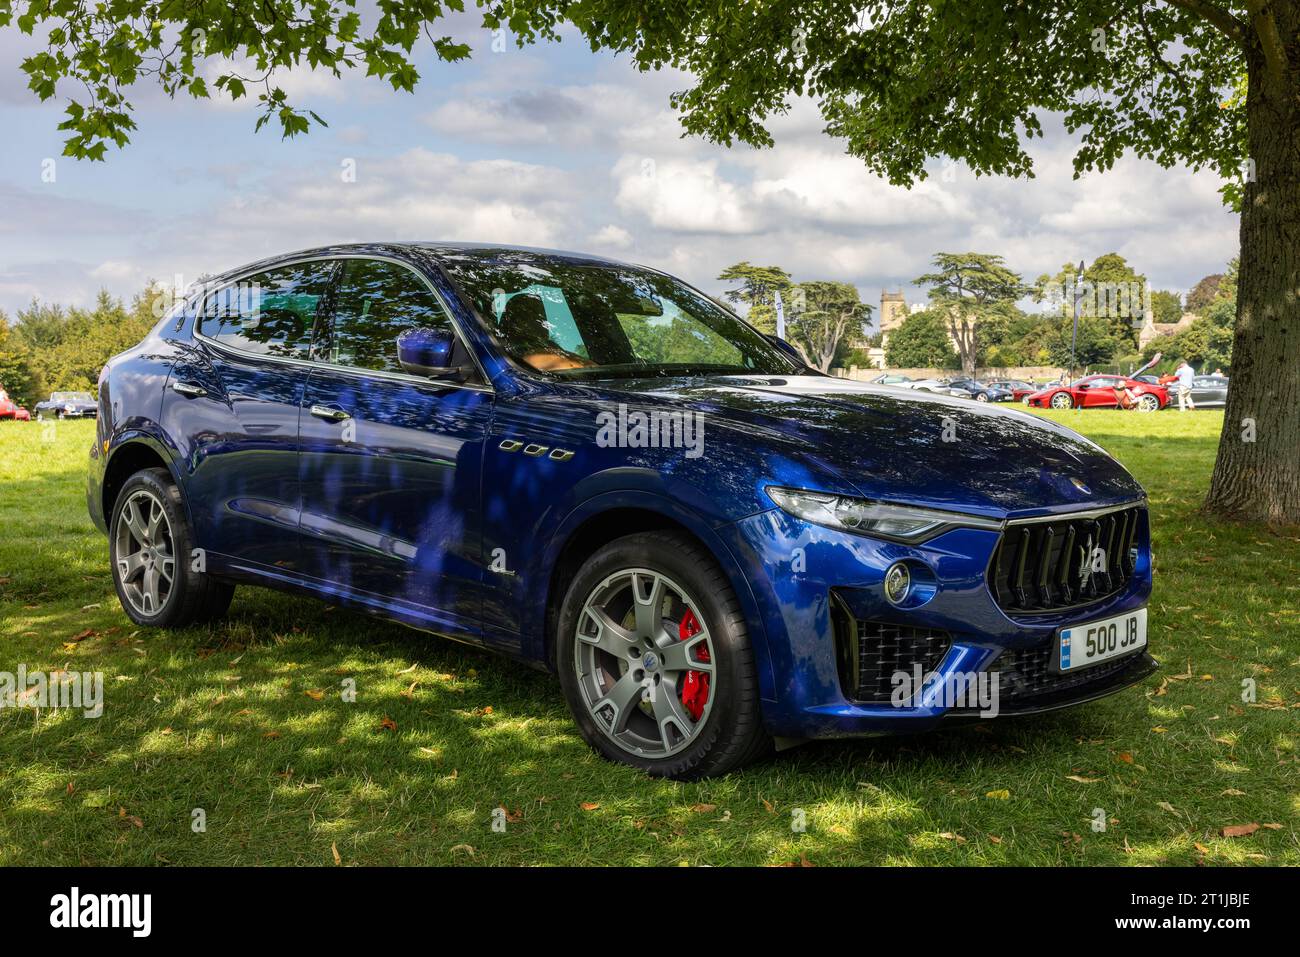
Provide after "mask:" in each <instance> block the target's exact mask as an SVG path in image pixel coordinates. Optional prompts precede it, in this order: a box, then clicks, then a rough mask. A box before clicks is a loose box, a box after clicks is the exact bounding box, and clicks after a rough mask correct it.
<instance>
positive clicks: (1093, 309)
mask: <svg viewBox="0 0 1300 957" xmlns="http://www.w3.org/2000/svg"><path fill="white" fill-rule="evenodd" d="M1078 273H1079V267H1078V266H1077V265H1075V264H1073V263H1066V264H1065V265H1064V266H1062V267H1061V271H1060V272H1058V273H1057V274H1056V275H1055V276H1046V275H1044V276H1039V277H1038V281H1037V282H1036V283H1035V286H1034V298H1035V299H1036V300H1037V301H1039V302H1046V303H1047V304H1048V305H1049V306H1050V308H1051V309H1053V310H1054V311H1058V312H1059V313H1060V314H1061V315H1062V316H1064V317H1066V318H1069V319H1071V320H1073V317H1074V308H1075V301H1076V298H1077V300H1078V305H1079V315H1080V316H1081V317H1083V318H1088V319H1104V320H1106V322H1107V323H1108V324H1109V325H1110V331H1111V337H1112V338H1114V339H1116V340H1117V341H1118V342H1119V343H1120V344H1128V345H1131V346H1134V347H1136V346H1137V328H1138V327H1139V326H1141V324H1142V317H1143V314H1144V313H1145V310H1146V297H1147V295H1148V294H1149V289H1148V286H1147V277H1146V276H1144V275H1142V274H1141V273H1139V272H1138V271H1137V270H1135V269H1134V268H1133V267H1132V266H1130V265H1129V263H1128V260H1126V259H1125V258H1124V257H1123V256H1121V255H1120V254H1119V253H1103V254H1102V255H1100V256H1098V257H1097V258H1096V259H1094V260H1093V261H1092V265H1090V266H1085V267H1084V270H1083V274H1082V276H1080V275H1079V274H1078ZM1180 314H1181V313H1180ZM1174 321H1177V320H1176V319H1175V320H1174Z"/></svg>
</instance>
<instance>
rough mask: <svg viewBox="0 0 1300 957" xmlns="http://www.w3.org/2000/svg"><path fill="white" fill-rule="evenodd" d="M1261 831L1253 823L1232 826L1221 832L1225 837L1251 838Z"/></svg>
mask: <svg viewBox="0 0 1300 957" xmlns="http://www.w3.org/2000/svg"><path fill="white" fill-rule="evenodd" d="M1258 830H1259V825H1258V824H1256V823H1255V822H1254V821H1252V822H1251V823H1249V824H1232V825H1229V826H1228V827H1225V828H1223V830H1221V831H1219V833H1220V834H1222V835H1223V836H1224V837H1249V836H1250V835H1252V834H1254V833H1255V832H1256V831H1258Z"/></svg>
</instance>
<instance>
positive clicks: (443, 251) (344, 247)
mask: <svg viewBox="0 0 1300 957" xmlns="http://www.w3.org/2000/svg"><path fill="white" fill-rule="evenodd" d="M468 252H477V253H481V252H496V253H501V254H511V255H512V256H516V257H517V256H519V255H520V254H523V255H524V257H527V256H535V257H537V258H539V259H540V258H543V257H545V258H548V259H565V260H568V261H570V262H574V263H584V262H585V263H593V264H597V265H602V266H632V267H634V268H637V269H647V270H650V271H651V272H658V271H659V270H656V269H653V268H652V267H650V266H641V265H638V264H636V263H628V262H623V261H620V260H616V259H609V258H606V257H604V256H597V255H595V254H593V253H580V252H570V251H567V250H563V249H546V248H542V247H538V246H512V245H507V244H503V243H476V242H442V241H437V240H429V241H421V242H412V241H398V242H369V243H338V244H336V245H333V246H316V247H313V248H310V249H299V250H295V251H293V252H287V253H280V254H278V255H275V256H268V257H267V258H265V259H258V260H255V261H253V262H250V263H245V264H243V265H242V266H235V267H233V268H231V269H227V270H224V271H223V272H221V273H218V274H216V275H214V276H212V277H210V278H209V279H208V283H209V284H213V283H221V282H224V281H226V280H227V279H232V278H234V277H236V276H240V275H244V274H247V273H250V272H257V271H261V270H263V269H273V268H275V266H277V265H278V264H280V263H285V262H293V261H296V260H302V259H314V258H326V257H331V256H349V255H351V256H366V255H372V256H391V255H393V254H394V253H398V254H401V253H406V254H407V255H412V254H417V255H418V254H424V255H426V256H429V257H431V258H433V259H434V260H438V259H441V258H442V257H444V256H454V255H457V254H460V253H468Z"/></svg>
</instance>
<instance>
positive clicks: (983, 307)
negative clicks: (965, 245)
mask: <svg viewBox="0 0 1300 957" xmlns="http://www.w3.org/2000/svg"><path fill="white" fill-rule="evenodd" d="M932 262H933V263H934V265H935V271H934V272H931V273H926V274H925V275H924V276H918V277H917V278H916V279H914V280H913V282H914V283H915V284H916V285H918V286H929V287H930V292H929V296H930V301H931V302H932V303H933V304H934V308H935V309H936V310H938V311H939V313H940V314H941V315H942V316H944V318H945V320H946V322H947V325H948V333H949V335H951V337H952V340H953V342H955V343H956V345H957V355H958V357H959V358H960V359H961V368H962V371H963V372H965V373H966V375H974V374H975V367H976V365H977V364H978V360H979V341H980V337H979V328H980V325H981V324H982V323H984V322H986V321H988V320H989V318H990V317H991V316H994V315H996V314H997V310H998V309H999V308H1001V307H1003V306H1004V305H1005V304H1007V303H1014V302H1015V301H1016V300H1017V299H1019V298H1021V297H1022V296H1024V295H1026V294H1027V293H1028V292H1029V289H1028V287H1026V286H1025V284H1024V283H1023V282H1022V281H1021V278H1020V274H1019V273H1016V272H1013V271H1012V270H1010V269H1008V268H1007V267H1006V266H1005V265H1004V264H1003V261H1002V257H1001V256H996V255H993V254H991V253H936V254H935V256H934V258H933V260H932Z"/></svg>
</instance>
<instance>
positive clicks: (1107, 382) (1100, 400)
mask: <svg viewBox="0 0 1300 957" xmlns="http://www.w3.org/2000/svg"><path fill="white" fill-rule="evenodd" d="M1115 382H1116V380H1115V379H1107V378H1104V377H1103V378H1098V379H1090V380H1089V382H1088V389H1087V391H1086V392H1084V393H1083V405H1084V407H1085V408H1089V409H1094V408H1104V407H1106V406H1109V405H1115V404H1116V402H1115Z"/></svg>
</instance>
